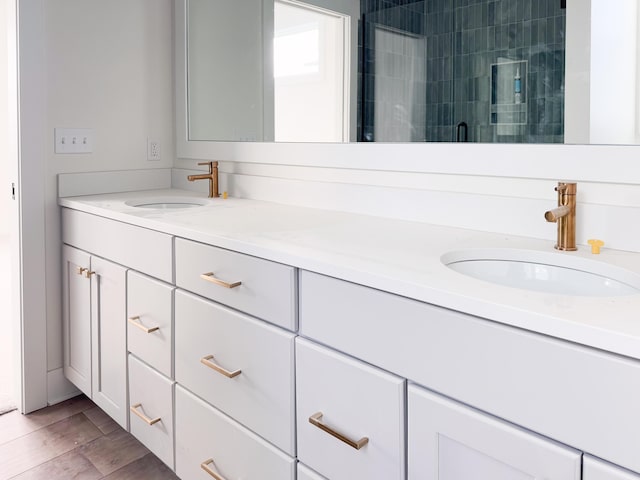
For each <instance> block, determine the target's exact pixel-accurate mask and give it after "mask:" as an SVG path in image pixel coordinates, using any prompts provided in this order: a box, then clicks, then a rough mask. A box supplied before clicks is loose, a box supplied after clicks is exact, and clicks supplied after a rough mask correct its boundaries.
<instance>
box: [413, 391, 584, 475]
mask: <svg viewBox="0 0 640 480" xmlns="http://www.w3.org/2000/svg"><path fill="white" fill-rule="evenodd" d="M408 396H409V415H408V419H409V421H408V430H409V436H408V438H409V440H408V441H409V445H408V452H409V471H408V473H409V480H412V479H415V480H418V479H420V480H436V479H438V480H467V479H469V478H482V479H484V478H486V479H491V480H529V479H532V478H544V479H545V480H580V476H581V453H580V452H578V451H576V450H573V449H571V448H568V447H565V446H564V445H560V444H558V443H556V442H553V441H551V440H548V439H546V438H543V437H541V436H539V435H536V434H534V433H531V432H527V431H525V430H522V429H520V428H518V427H516V426H514V425H511V424H508V423H506V422H504V421H502V420H500V419H497V418H494V417H490V416H488V415H485V414H483V413H480V412H478V411H476V410H473V409H471V408H469V407H466V406H464V405H462V404H459V403H457V402H454V401H451V400H448V399H446V398H444V397H442V396H440V395H437V394H434V393H432V392H429V391H427V390H425V389H422V388H420V387H417V386H415V385H410V386H409V388H408Z"/></svg>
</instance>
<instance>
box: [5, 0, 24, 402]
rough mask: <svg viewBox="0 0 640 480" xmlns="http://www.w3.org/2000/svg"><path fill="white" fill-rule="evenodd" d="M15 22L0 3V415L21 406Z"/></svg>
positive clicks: (9, 7) (9, 6)
mask: <svg viewBox="0 0 640 480" xmlns="http://www.w3.org/2000/svg"><path fill="white" fill-rule="evenodd" d="M16 19H17V16H16V4H15V3H14V2H2V3H0V414H3V413H6V412H8V411H11V410H14V409H15V408H16V407H19V406H20V404H21V387H19V386H18V381H19V380H20V378H21V375H20V374H19V372H20V370H19V369H20V363H19V362H18V361H17V359H18V357H19V356H20V351H21V349H20V345H19V340H18V338H19V337H18V334H19V330H20V328H19V326H20V319H19V318H20V314H19V312H20V307H19V305H18V304H17V303H19V302H17V301H16V300H17V299H19V294H18V290H17V289H18V283H19V282H18V279H19V274H18V273H17V271H18V268H19V267H18V263H17V258H18V250H19V239H18V237H17V228H16V226H17V225H18V220H17V219H18V209H17V206H16V202H15V195H14V193H15V190H12V185H13V186H15V184H16V183H17V182H16V179H17V171H18V149H17V121H18V120H17V118H18V116H17V84H16V77H17V58H16V27H17V25H16Z"/></svg>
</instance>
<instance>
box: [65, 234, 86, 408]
mask: <svg viewBox="0 0 640 480" xmlns="http://www.w3.org/2000/svg"><path fill="white" fill-rule="evenodd" d="M62 261H63V274H62V290H63V300H62V304H63V317H62V335H63V346H64V347H63V348H64V367H63V370H64V375H65V376H66V377H67V378H68V379H69V380H70V381H71V382H72V383H73V384H74V385H75V386H76V387H78V388H79V389H80V390H81V391H82V392H83V393H84V394H85V395H87V396H88V397H91V282H90V281H89V279H88V278H86V277H85V276H84V275H83V273H84V272H85V271H88V270H89V268H90V267H91V257H90V256H89V254H88V253H85V252H83V251H81V250H77V249H75V248H72V247H69V246H67V245H64V246H63V249H62Z"/></svg>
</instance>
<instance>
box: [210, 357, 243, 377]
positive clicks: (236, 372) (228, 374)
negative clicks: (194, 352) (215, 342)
mask: <svg viewBox="0 0 640 480" xmlns="http://www.w3.org/2000/svg"><path fill="white" fill-rule="evenodd" d="M211 360H213V355H207V356H206V357H202V358H201V359H200V363H202V364H203V365H206V366H207V367H209V368H211V369H212V370H215V371H216V372H218V373H221V374H222V375H224V376H225V377H227V378H233V377H237V376H238V375H240V374H241V373H242V370H234V371H232V372H230V371H229V370H226V369H224V368H222V367H221V366H220V365H218V364H217V363H214V362H212V361H211Z"/></svg>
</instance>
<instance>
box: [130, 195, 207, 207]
mask: <svg viewBox="0 0 640 480" xmlns="http://www.w3.org/2000/svg"><path fill="white" fill-rule="evenodd" d="M124 203H125V205H129V206H130V207H137V208H149V209H159V210H169V209H177V208H194V207H202V206H204V205H209V203H210V202H209V200H208V199H205V198H193V197H148V198H137V199H134V200H127V201H126V202H124Z"/></svg>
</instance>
